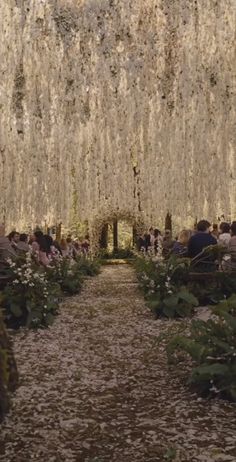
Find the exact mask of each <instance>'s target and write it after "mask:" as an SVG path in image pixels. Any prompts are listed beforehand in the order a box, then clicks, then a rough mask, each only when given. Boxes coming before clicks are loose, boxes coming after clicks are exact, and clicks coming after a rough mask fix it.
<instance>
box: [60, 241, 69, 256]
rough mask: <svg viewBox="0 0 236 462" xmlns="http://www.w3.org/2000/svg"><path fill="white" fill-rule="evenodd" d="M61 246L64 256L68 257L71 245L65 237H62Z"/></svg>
mask: <svg viewBox="0 0 236 462" xmlns="http://www.w3.org/2000/svg"><path fill="white" fill-rule="evenodd" d="M60 248H61V252H62V256H63V257H68V256H69V246H68V244H67V241H66V239H65V238H64V237H62V239H61V242H60Z"/></svg>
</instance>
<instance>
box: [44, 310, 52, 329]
mask: <svg viewBox="0 0 236 462" xmlns="http://www.w3.org/2000/svg"><path fill="white" fill-rule="evenodd" d="M44 320H45V324H46V326H51V325H52V324H53V322H54V316H53V314H52V313H47V314H46V316H45V318H44Z"/></svg>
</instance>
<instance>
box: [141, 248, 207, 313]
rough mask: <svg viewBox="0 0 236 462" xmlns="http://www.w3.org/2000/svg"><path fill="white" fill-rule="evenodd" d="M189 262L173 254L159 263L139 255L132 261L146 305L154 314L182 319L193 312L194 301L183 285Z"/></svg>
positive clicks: (196, 304) (195, 299)
mask: <svg viewBox="0 0 236 462" xmlns="http://www.w3.org/2000/svg"><path fill="white" fill-rule="evenodd" d="M189 265H190V261H189V259H185V258H176V257H172V258H170V259H169V260H168V261H160V262H155V261H152V260H151V259H150V258H147V259H145V258H141V257H140V258H138V259H137V261H136V262H135V267H136V270H137V274H138V279H139V282H140V285H141V287H142V288H143V290H144V293H145V295H146V299H147V304H148V306H149V307H150V308H151V309H152V310H153V311H154V313H155V314H156V316H164V317H167V318H175V317H181V318H182V317H185V316H190V315H192V314H193V311H194V308H195V307H196V306H198V300H197V298H196V297H195V296H194V295H193V294H192V293H191V292H190V291H189V290H188V288H187V286H186V285H185V284H184V280H185V277H186V273H187V271H188V268H189Z"/></svg>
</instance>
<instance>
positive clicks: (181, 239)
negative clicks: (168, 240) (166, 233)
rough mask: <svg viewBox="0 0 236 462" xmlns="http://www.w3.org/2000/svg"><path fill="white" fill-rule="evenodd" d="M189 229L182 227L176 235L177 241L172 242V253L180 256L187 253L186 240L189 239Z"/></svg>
mask: <svg viewBox="0 0 236 462" xmlns="http://www.w3.org/2000/svg"><path fill="white" fill-rule="evenodd" d="M190 235H191V233H190V231H189V230H187V229H183V231H181V233H180V234H179V236H178V239H177V241H176V242H175V243H174V246H173V249H172V253H173V254H175V255H179V256H180V257H186V256H187V255H188V242H189V239H190Z"/></svg>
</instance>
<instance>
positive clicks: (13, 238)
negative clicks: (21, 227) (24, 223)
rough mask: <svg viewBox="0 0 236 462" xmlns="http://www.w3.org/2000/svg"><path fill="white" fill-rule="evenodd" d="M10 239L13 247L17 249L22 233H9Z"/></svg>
mask: <svg viewBox="0 0 236 462" xmlns="http://www.w3.org/2000/svg"><path fill="white" fill-rule="evenodd" d="M8 239H9V241H10V243H11V246H12V247H13V249H14V250H17V244H18V242H19V240H20V234H19V233H18V232H17V231H12V232H11V233H10V234H9V235H8Z"/></svg>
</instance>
